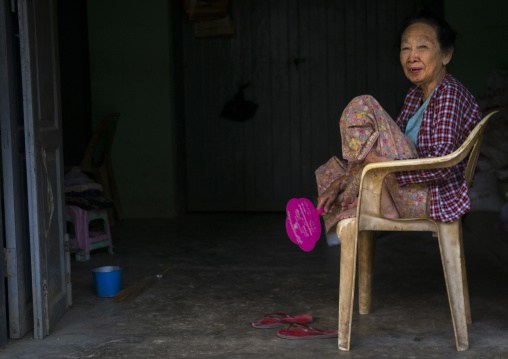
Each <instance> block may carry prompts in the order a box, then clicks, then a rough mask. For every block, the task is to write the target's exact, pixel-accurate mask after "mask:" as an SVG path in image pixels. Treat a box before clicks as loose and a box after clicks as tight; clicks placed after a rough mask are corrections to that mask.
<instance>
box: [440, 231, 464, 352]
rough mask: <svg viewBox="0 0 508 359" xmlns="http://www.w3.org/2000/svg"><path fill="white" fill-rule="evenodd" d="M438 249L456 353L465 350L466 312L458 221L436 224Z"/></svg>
mask: <svg viewBox="0 0 508 359" xmlns="http://www.w3.org/2000/svg"><path fill="white" fill-rule="evenodd" d="M438 226H439V249H440V251H441V260H442V262H443V270H444V275H445V281H446V290H447V291H448V300H449V303H450V309H451V312H452V322H453V329H454V331H455V344H456V346H457V351H463V350H467V349H468V348H469V340H468V335H467V322H466V311H465V308H464V304H465V300H464V288H463V274H462V268H461V267H462V257H463V255H462V254H461V244H460V242H461V241H460V221H455V222H452V223H443V222H438Z"/></svg>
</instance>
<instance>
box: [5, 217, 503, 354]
mask: <svg viewBox="0 0 508 359" xmlns="http://www.w3.org/2000/svg"><path fill="white" fill-rule="evenodd" d="M497 216H498V214H497V213H482V212H475V213H470V214H468V215H467V216H466V218H465V220H464V237H465V238H464V241H465V249H466V258H467V265H468V267H467V270H468V274H469V287H470V295H471V308H472V317H473V324H472V325H470V326H469V341H470V349H469V350H468V351H466V352H460V353H458V352H456V351H455V340H454V334H453V328H452V322H451V317H450V310H449V306H448V299H447V295H446V289H445V284H444V277H443V272H442V267H441V261H440V256H439V249H438V245H437V242H436V240H435V239H434V238H432V237H431V236H430V234H417V233H393V232H388V233H385V234H383V235H381V236H380V237H379V238H378V240H377V253H376V268H375V278H374V281H375V284H374V292H373V296H374V297H373V312H372V313H371V314H369V315H362V316H360V315H359V314H358V307H357V304H356V307H355V313H354V314H353V324H352V344H351V351H350V352H340V351H339V350H338V349H337V339H335V338H334V339H318V340H303V341H293V340H285V339H280V338H278V337H277V336H276V330H277V329H254V328H252V326H251V324H250V323H251V322H252V321H254V320H256V319H261V318H262V317H263V314H265V313H272V312H286V313H290V314H311V315H313V316H314V317H315V322H314V324H313V326H315V327H317V328H320V329H323V330H335V329H337V328H336V327H337V305H338V279H339V273H338V272H339V254H340V246H333V247H329V246H328V245H327V244H326V239H325V238H321V239H320V241H319V242H318V244H317V246H316V248H315V249H314V250H313V251H312V252H308V253H307V252H303V251H302V250H300V249H299V248H298V247H297V246H296V245H294V244H293V243H292V242H291V241H290V240H289V238H288V237H287V236H286V233H285V226H284V219H285V214H284V213H275V214H261V213H251V214H196V215H192V216H187V217H185V218H180V219H175V220H127V221H124V222H122V223H118V224H116V225H115V226H114V227H113V235H114V244H115V246H116V248H115V251H116V254H115V255H113V256H111V255H109V254H108V253H107V251H105V250H102V249H99V250H97V251H95V252H92V255H91V260H90V261H89V262H76V261H74V260H73V262H72V271H73V273H72V280H73V300H74V304H73V307H72V308H71V309H70V310H69V311H68V312H67V313H66V314H65V315H64V317H63V318H62V319H61V320H60V321H59V322H58V324H57V325H56V327H55V328H53V330H52V333H51V335H50V336H48V337H47V338H46V339H44V340H35V339H33V338H32V334H28V335H26V336H25V337H24V338H23V339H21V340H15V341H11V342H10V343H9V344H8V345H7V347H6V348H4V349H0V358H48V359H49V358H51V359H53V358H66V359H78V358H231V359H233V358H291V359H294V358H309V357H312V358H320V359H326V358H338V357H344V358H426V359H429V358H461V359H466V358H475V359H480V358H482V359H487V358H508V232H498V231H496V230H495V229H494V224H495V222H496V220H497ZM104 265H119V266H122V267H123V268H124V280H123V287H127V286H129V285H133V284H135V283H137V282H139V281H141V280H143V279H146V278H147V277H149V276H153V275H155V274H156V273H159V272H162V271H163V270H164V269H165V268H168V267H170V268H171V272H170V273H169V275H168V276H167V277H166V278H163V279H162V280H160V281H158V282H157V283H155V284H154V285H153V286H152V287H150V288H148V289H147V290H146V291H144V292H143V293H142V294H141V295H140V296H138V297H137V298H136V299H135V300H134V301H133V302H131V303H120V304H117V303H115V302H114V301H113V299H111V298H98V297H97V296H96V295H95V293H94V286H93V280H92V274H91V269H93V268H95V267H99V266H104Z"/></svg>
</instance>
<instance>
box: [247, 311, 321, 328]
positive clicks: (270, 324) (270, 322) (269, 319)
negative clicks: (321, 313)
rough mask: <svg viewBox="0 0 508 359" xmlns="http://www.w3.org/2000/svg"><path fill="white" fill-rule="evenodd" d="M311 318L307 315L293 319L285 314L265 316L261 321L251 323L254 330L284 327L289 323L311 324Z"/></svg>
mask: <svg viewBox="0 0 508 359" xmlns="http://www.w3.org/2000/svg"><path fill="white" fill-rule="evenodd" d="M312 320H313V319H312V316H310V315H308V314H304V315H298V316H296V317H293V316H292V315H289V314H286V313H271V314H266V315H265V316H264V317H263V319H261V320H257V321H255V322H252V326H253V327H254V328H276V327H285V326H286V325H288V324H291V323H311V322H312Z"/></svg>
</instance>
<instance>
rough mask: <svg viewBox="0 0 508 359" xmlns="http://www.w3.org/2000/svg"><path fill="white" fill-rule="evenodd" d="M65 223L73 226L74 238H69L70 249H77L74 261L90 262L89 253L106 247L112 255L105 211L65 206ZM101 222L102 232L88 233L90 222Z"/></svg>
mask: <svg viewBox="0 0 508 359" xmlns="http://www.w3.org/2000/svg"><path fill="white" fill-rule="evenodd" d="M65 207H66V209H67V216H66V221H67V222H70V223H72V224H73V225H74V238H69V243H70V245H71V248H73V249H78V252H77V253H76V260H77V261H80V262H84V261H88V260H90V251H93V250H94V249H97V248H104V247H108V252H109V253H110V254H113V241H112V240H111V232H110V230H109V221H108V213H107V212H106V210H105V209H94V210H86V209H83V208H80V207H77V206H70V205H67V206H65ZM94 220H101V221H102V227H103V231H102V232H96V231H90V222H92V221H94Z"/></svg>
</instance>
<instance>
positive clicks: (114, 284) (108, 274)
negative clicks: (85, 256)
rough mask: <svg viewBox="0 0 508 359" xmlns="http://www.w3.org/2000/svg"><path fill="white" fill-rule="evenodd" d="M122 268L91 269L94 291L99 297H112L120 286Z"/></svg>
mask: <svg viewBox="0 0 508 359" xmlns="http://www.w3.org/2000/svg"><path fill="white" fill-rule="evenodd" d="M122 272H123V270H122V268H121V267H116V266H106V267H98V268H95V269H92V275H93V281H94V283H95V291H96V292H97V296H99V297H114V296H115V295H117V293H118V292H119V291H120V286H121V284H122Z"/></svg>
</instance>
